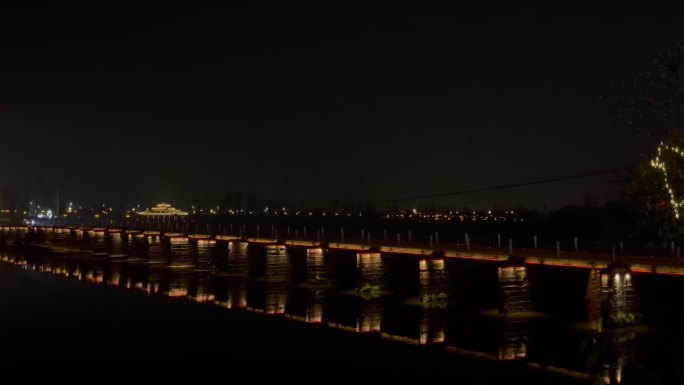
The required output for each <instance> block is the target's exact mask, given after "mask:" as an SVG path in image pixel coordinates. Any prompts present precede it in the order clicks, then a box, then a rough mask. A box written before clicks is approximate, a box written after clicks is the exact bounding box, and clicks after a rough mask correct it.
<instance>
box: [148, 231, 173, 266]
mask: <svg viewBox="0 0 684 385" xmlns="http://www.w3.org/2000/svg"><path fill="white" fill-rule="evenodd" d="M144 234H145V246H146V249H147V260H148V262H152V263H162V262H166V261H167V259H168V258H167V256H168V254H167V253H165V252H164V243H163V241H162V237H161V234H160V233H159V232H158V231H146V232H145V233H144Z"/></svg>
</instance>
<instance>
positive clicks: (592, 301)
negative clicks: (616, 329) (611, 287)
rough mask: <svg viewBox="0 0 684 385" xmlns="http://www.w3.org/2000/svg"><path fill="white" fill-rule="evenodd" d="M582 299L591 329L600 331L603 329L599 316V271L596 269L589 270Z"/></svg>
mask: <svg viewBox="0 0 684 385" xmlns="http://www.w3.org/2000/svg"><path fill="white" fill-rule="evenodd" d="M584 301H585V304H586V308H587V318H588V319H589V322H590V323H591V329H592V330H594V331H596V332H599V333H600V332H601V331H602V330H603V320H602V317H601V271H600V270H598V269H592V270H589V281H588V282H587V292H586V294H585V296H584Z"/></svg>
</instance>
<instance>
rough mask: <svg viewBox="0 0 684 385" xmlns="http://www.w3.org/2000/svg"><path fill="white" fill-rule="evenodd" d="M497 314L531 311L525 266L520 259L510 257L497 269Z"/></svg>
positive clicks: (523, 260)
mask: <svg viewBox="0 0 684 385" xmlns="http://www.w3.org/2000/svg"><path fill="white" fill-rule="evenodd" d="M498 276H499V313H513V312H522V311H528V310H532V308H533V307H534V306H533V304H532V299H531V296H530V286H529V277H528V272H527V264H526V263H525V259H524V258H522V257H513V256H512V257H510V258H509V259H508V260H507V261H505V262H503V263H501V265H499V268H498Z"/></svg>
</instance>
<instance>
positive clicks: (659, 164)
mask: <svg viewBox="0 0 684 385" xmlns="http://www.w3.org/2000/svg"><path fill="white" fill-rule="evenodd" d="M663 151H670V152H673V153H675V154H677V155H679V156H680V157H682V158H684V151H682V150H681V149H680V148H679V147H676V146H668V145H666V144H664V143H662V142H661V143H660V145H659V146H658V151H657V153H656V156H655V158H653V159H652V160H651V167H653V168H655V169H656V170H660V171H661V172H662V173H663V183H664V185H665V189H666V190H667V192H668V194H669V195H670V205H671V206H672V210H673V211H674V215H675V218H677V219H679V208H680V207H682V206H684V200H679V201H678V200H677V198H675V194H674V190H673V189H672V186H670V178H669V176H668V174H667V167H666V165H665V161H663V160H662V159H661V156H662V155H663Z"/></svg>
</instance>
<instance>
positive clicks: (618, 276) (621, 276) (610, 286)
mask: <svg viewBox="0 0 684 385" xmlns="http://www.w3.org/2000/svg"><path fill="white" fill-rule="evenodd" d="M601 313H602V317H603V326H605V327H609V328H611V327H625V326H630V325H635V324H636V323H637V322H638V318H639V316H638V314H637V313H636V312H635V308H634V289H633V287H632V276H631V270H630V267H629V265H626V264H620V263H614V264H610V265H608V266H607V267H606V268H605V269H603V270H601Z"/></svg>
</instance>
